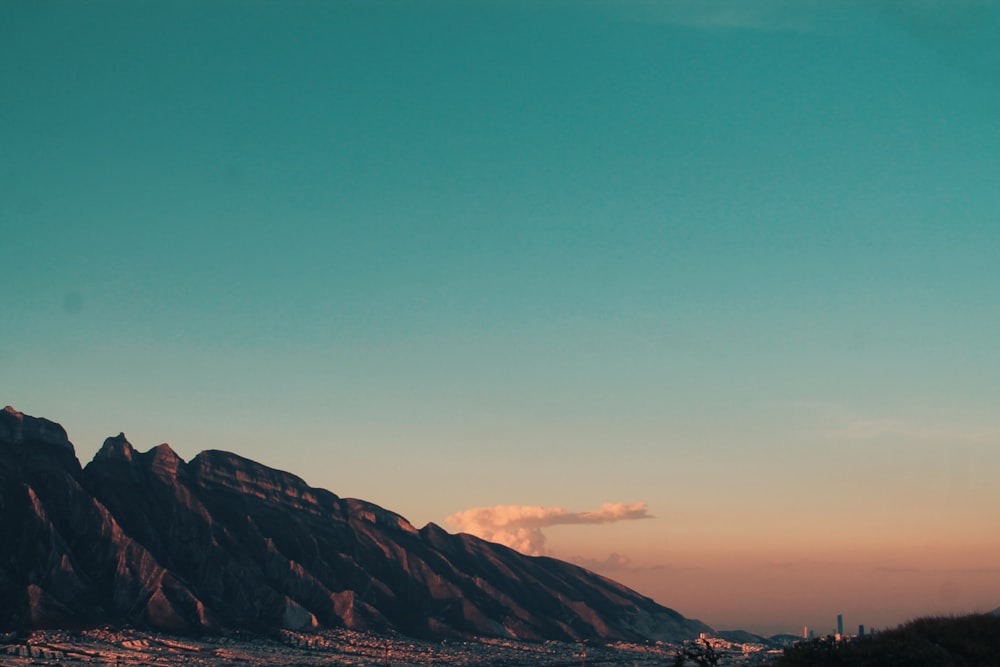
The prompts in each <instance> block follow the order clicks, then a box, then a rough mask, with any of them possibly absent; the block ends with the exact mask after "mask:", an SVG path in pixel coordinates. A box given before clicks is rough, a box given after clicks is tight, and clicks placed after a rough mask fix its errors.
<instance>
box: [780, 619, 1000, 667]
mask: <svg viewBox="0 0 1000 667" xmlns="http://www.w3.org/2000/svg"><path fill="white" fill-rule="evenodd" d="M772 664H773V665H774V667H893V666H895V665H898V666H899V667H964V666H968V667H973V666H975V667H990V666H993V667H1000V617H997V616H996V615H995V614H970V615H967V616H951V617H928V618H918V619H916V620H913V621H910V622H909V623H906V624H904V625H901V626H899V627H897V628H893V629H892V630H886V631H884V632H879V633H877V634H875V635H873V636H868V637H863V638H860V639H855V640H853V641H850V642H836V641H833V640H832V639H831V638H829V637H827V638H821V639H815V640H812V641H808V642H800V643H798V644H796V645H795V646H793V647H791V648H788V649H785V653H784V655H783V656H782V657H781V658H779V659H778V660H776V661H775V662H773V663H772Z"/></svg>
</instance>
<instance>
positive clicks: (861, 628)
mask: <svg viewBox="0 0 1000 667" xmlns="http://www.w3.org/2000/svg"><path fill="white" fill-rule="evenodd" d="M864 636H865V626H864V625H859V626H858V637H864Z"/></svg>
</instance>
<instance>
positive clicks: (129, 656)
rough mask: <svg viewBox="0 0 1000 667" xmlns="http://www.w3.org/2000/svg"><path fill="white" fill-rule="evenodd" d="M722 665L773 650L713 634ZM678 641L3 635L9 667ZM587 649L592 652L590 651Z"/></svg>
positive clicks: (364, 659) (513, 660) (591, 654)
mask: <svg viewBox="0 0 1000 667" xmlns="http://www.w3.org/2000/svg"><path fill="white" fill-rule="evenodd" d="M713 641H714V642H718V643H717V644H716V646H717V648H718V650H719V652H720V654H722V656H723V660H722V661H720V663H719V664H720V665H737V664H739V665H747V664H759V663H760V662H762V661H763V660H764V659H765V658H768V657H773V656H774V653H771V654H770V655H769V653H768V651H767V649H765V648H764V647H762V646H756V645H741V644H732V643H729V642H722V641H721V640H713ZM680 648H681V647H680V646H679V645H672V644H665V643H661V642H654V643H649V644H626V643H615V644H608V645H590V644H587V645H582V644H574V643H563V642H545V643H522V642H516V641H512V640H506V639H485V638H484V639H478V640H475V641H467V642H465V641H446V642H424V641H419V640H414V639H410V638H407V637H384V636H379V635H371V634H365V633H359V632H351V631H346V630H331V631H325V632H322V633H319V634H299V633H293V632H284V631H283V632H281V634H280V635H277V636H275V637H274V638H262V637H257V636H254V635H248V634H240V635H230V636H220V637H202V638H198V639H191V638H178V637H173V636H170V635H164V634H160V633H155V632H144V631H138V630H111V629H97V630H86V631H81V632H67V631H35V632H32V633H30V634H24V635H13V634H10V635H7V636H5V637H4V636H0V665H3V666H10V667H21V666H24V667H28V666H29V665H30V666H32V667H54V666H55V665H62V666H67V667H77V666H79V667H83V666H84V665H88V664H92V665H113V666H114V667H138V666H139V665H144V666H149V667H263V666H264V665H269V666H271V665H288V666H291V665H295V666H300V665H301V666H303V667H312V666H314V665H315V666H319V665H324V666H336V667H402V666H421V665H446V666H447V665H450V666H454V667H472V666H474V665H490V666H495V667H519V666H521V665H524V666H527V665H532V666H536V665H546V666H549V667H562V666H566V667H572V666H575V665H581V667H582V666H584V665H590V666H597V665H631V666H632V667H652V666H653V665H657V666H662V665H664V664H672V661H673V660H674V656H675V655H676V654H677V652H678V650H679V649H680ZM584 654H585V655H584Z"/></svg>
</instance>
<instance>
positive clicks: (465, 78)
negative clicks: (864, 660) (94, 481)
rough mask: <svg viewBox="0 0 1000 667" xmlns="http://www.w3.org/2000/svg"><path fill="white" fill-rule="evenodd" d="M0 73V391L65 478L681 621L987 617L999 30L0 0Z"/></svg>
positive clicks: (901, 17) (589, 4) (996, 424)
mask: <svg viewBox="0 0 1000 667" xmlns="http://www.w3.org/2000/svg"><path fill="white" fill-rule="evenodd" d="M0 84H2V85H3V89H4V91H5V93H4V95H3V100H2V101H0V233H2V238H3V239H4V250H5V252H4V261H3V262H0V284H2V285H3V287H4V297H3V299H4V307H3V309H2V310H0V394H2V395H3V396H2V398H0V404H6V403H9V404H10V405H12V406H13V407H14V408H16V409H18V410H21V411H23V412H25V413H27V414H31V415H34V416H38V417H46V418H49V419H53V420H55V421H58V422H59V423H61V424H62V425H63V426H64V427H66V429H67V430H68V432H69V435H70V439H71V440H72V441H73V443H74V444H75V445H76V447H77V453H78V456H79V458H80V459H81V462H82V463H84V464H85V463H86V462H87V461H88V460H89V459H90V457H92V456H93V453H94V452H96V451H97V449H98V448H99V447H100V444H101V442H102V441H103V439H104V438H105V437H108V436H110V435H114V434H117V433H118V432H119V431H124V432H125V433H126V434H127V436H128V437H129V439H130V441H131V442H132V443H133V444H134V445H135V446H136V447H137V448H139V449H141V450H143V451H144V450H146V449H149V448H150V447H153V446H155V445H157V444H160V443H161V442H169V443H170V444H171V446H172V447H174V449H176V450H177V452H178V453H179V454H180V455H181V456H182V457H184V458H185V459H187V460H190V459H191V458H192V457H193V456H194V455H196V454H197V453H198V452H199V451H201V450H204V449H213V448H214V449H226V450H230V451H234V452H236V453H238V454H240V455H242V456H245V457H248V458H251V459H254V460H257V461H260V462H261V463H264V464H266V465H269V466H273V467H275V468H279V469H282V470H287V471H289V472H292V473H294V474H297V475H299V476H301V477H303V478H304V479H305V480H306V481H307V482H308V483H309V484H311V485H313V486H318V487H323V488H327V489H329V490H331V491H333V492H334V493H336V494H338V495H341V496H348V497H358V498H363V499H365V500H368V501H371V502H374V503H377V504H379V505H382V506H383V507H386V508H387V509H390V510H392V511H395V512H398V513H399V514H402V515H403V516H405V517H407V518H408V519H410V520H411V521H412V522H413V523H414V524H415V525H418V526H420V525H423V524H425V523H427V522H432V521H433V522H434V523H437V524H439V525H441V526H443V527H445V528H447V529H448V530H450V531H455V530H460V529H464V530H470V531H475V532H477V533H479V534H482V535H484V536H490V537H491V538H492V539H496V540H500V541H505V542H507V543H510V544H513V545H516V546H517V547H518V548H520V549H522V550H525V551H527V552H530V553H541V554H546V555H551V556H553V557H557V558H561V559H564V560H568V561H571V562H576V563H579V564H581V565H584V566H585V567H588V568H590V569H594V570H595V571H597V572H600V573H601V574H604V575H606V576H609V577H611V578H613V579H615V580H617V581H620V582H622V583H624V584H625V585H628V586H630V587H632V588H634V589H635V590H637V591H639V592H641V593H643V594H645V595H648V596H650V597H652V598H654V599H655V600H657V601H658V602H660V603H661V604H664V605H666V606H669V607H672V608H674V609H676V610H677V611H679V612H680V613H682V614H684V615H685V616H687V617H690V618H698V619H700V620H702V621H704V622H705V623H708V624H709V625H712V626H713V627H716V628H721V629H732V628H740V629H746V630H750V631H757V632H766V633H772V632H777V631H779V630H780V631H785V632H795V633H799V632H801V630H802V627H803V626H805V625H808V626H810V627H812V628H814V629H815V630H816V631H817V633H818V634H823V633H826V632H829V631H830V629H832V628H833V627H834V626H835V623H836V615H837V614H838V613H839V614H843V615H844V618H845V623H846V627H847V629H848V630H850V631H855V630H856V629H857V625H858V624H859V623H863V624H864V625H865V626H866V627H869V628H871V627H887V626H891V625H895V624H897V623H900V622H903V621H906V620H908V619H910V618H913V617H916V616H921V615H927V614H949V613H953V612H954V613H961V612H966V611H988V610H991V609H994V608H996V607H998V606H1000V521H998V520H997V510H996V509H995V508H996V507H998V506H1000V486H998V485H997V484H996V480H997V479H998V478H1000V417H998V414H1000V411H998V410H997V405H998V404H1000V401H998V399H1000V386H998V384H997V382H996V378H997V377H998V376H1000V347H998V345H997V343H996V341H997V339H998V337H997V334H998V333H1000V307H998V303H997V295H998V294H1000V272H998V271H997V266H998V261H997V260H998V258H1000V220H998V215H1000V188H998V187H997V176H998V174H1000V4H998V3H996V2H993V1H992V0H970V1H968V2H943V1H941V2H937V1H935V0H900V1H889V0H885V1H877V2H852V1H847V2H834V1H833V0H829V1H825V0H807V1H803V2H798V3H790V2H785V1H784V0H745V1H743V2H740V3H734V2H723V1H721V0H720V1H718V2H716V1H714V0H710V1H704V2H694V1H687V0H677V1H667V2H663V3H650V2H645V1H643V0H634V1H632V0H623V1H622V2H605V1H601V0H594V1H585V2H562V1H558V0H541V1H539V2H530V3H529V2H505V3H504V2H489V1H488V2H464V1H460V0H454V1H447V2H446V1H438V0H428V1H427V2H421V3H405V2H395V1H389V0H369V1H360V0H358V1H355V0H343V1H341V2H317V1H312V0H303V1H302V2H294V3H279V2H276V1H274V0H255V1H254V2H248V3H240V2H235V1H233V0H205V1H202V2H193V1H190V2H189V1H187V0H172V1H170V2H167V1H166V0H153V1H151V2H145V3H138V4H136V3H126V2H119V1H116V0H110V1H109V2H102V3H76V2H60V1H54V2H44V3H43V2H31V1H28V0H11V1H8V2H5V3H3V4H2V5H0ZM449 519H451V521H449Z"/></svg>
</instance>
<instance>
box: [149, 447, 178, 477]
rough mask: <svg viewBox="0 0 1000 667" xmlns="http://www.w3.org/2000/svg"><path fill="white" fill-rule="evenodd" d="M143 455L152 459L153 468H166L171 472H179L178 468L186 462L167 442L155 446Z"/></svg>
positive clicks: (151, 465)
mask: <svg viewBox="0 0 1000 667" xmlns="http://www.w3.org/2000/svg"><path fill="white" fill-rule="evenodd" d="M143 456H144V457H148V458H149V459H150V467H151V468H154V469H158V470H164V471H166V472H169V473H170V474H177V470H178V469H179V468H180V467H181V466H182V465H183V464H184V459H182V458H181V457H180V456H179V455H178V454H177V452H175V451H174V450H173V449H172V448H171V447H170V445H168V444H167V443H165V442H164V443H163V444H160V445H157V446H156V447H153V448H152V449H150V450H149V451H148V452H146V453H145V454H143Z"/></svg>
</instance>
